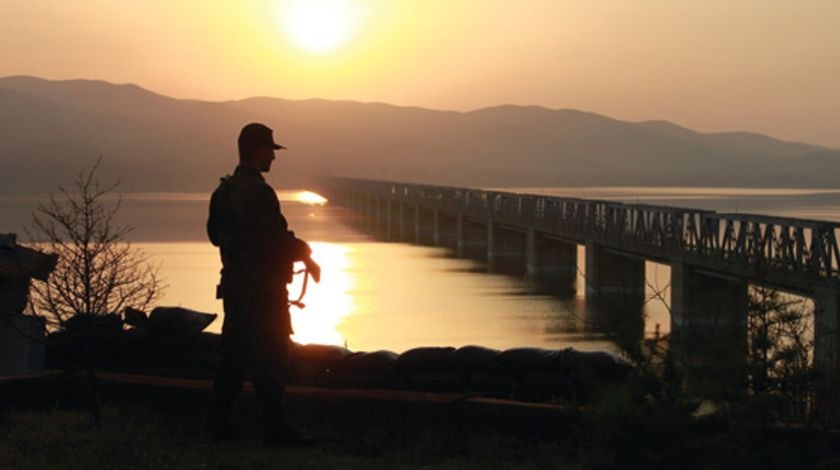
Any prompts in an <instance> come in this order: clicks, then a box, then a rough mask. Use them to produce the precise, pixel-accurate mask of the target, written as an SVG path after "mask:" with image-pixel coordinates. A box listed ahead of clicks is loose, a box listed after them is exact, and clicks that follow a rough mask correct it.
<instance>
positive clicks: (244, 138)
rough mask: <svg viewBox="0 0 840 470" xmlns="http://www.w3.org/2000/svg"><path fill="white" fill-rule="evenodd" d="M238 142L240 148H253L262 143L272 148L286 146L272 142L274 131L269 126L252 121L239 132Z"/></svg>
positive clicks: (276, 148) (278, 148) (277, 148)
mask: <svg viewBox="0 0 840 470" xmlns="http://www.w3.org/2000/svg"><path fill="white" fill-rule="evenodd" d="M238 142H239V147H240V148H255V147H260V146H263V145H265V146H268V147H271V148H273V149H274V150H280V149H284V148H286V147H284V146H282V145H280V144H278V143H277V142H274V131H272V130H271V128H270V127H268V126H266V125H265V124H261V123H259V122H252V123H250V124H247V125H245V127H243V128H242V131H240V132H239V141H238Z"/></svg>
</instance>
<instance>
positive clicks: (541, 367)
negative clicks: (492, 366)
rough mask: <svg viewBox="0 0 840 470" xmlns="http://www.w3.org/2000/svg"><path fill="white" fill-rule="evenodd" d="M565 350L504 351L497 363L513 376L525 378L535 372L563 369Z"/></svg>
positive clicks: (521, 349) (513, 349) (525, 349)
mask: <svg viewBox="0 0 840 470" xmlns="http://www.w3.org/2000/svg"><path fill="white" fill-rule="evenodd" d="M564 351H565V350H556V349H543V348H512V349H508V350H505V351H502V352H501V353H500V354H499V355H498V356H497V357H496V361H497V362H498V363H499V364H501V365H502V367H504V368H505V370H507V371H509V372H510V373H512V374H515V375H517V376H520V377H521V376H525V375H527V374H528V373H530V372H533V371H553V370H559V369H560V368H561V367H562V359H563V353H564Z"/></svg>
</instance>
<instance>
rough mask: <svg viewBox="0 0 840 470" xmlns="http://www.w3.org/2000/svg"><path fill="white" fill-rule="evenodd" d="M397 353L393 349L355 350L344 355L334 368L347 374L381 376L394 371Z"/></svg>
mask: <svg viewBox="0 0 840 470" xmlns="http://www.w3.org/2000/svg"><path fill="white" fill-rule="evenodd" d="M398 357H399V355H398V354H397V353H395V352H393V351H385V350H380V351H374V352H357V353H353V354H350V355H348V356H345V357H344V359H343V360H342V361H341V362H340V363H339V364H337V365H336V370H337V371H339V372H341V373H343V374H347V375H358V376H381V375H390V374H391V373H393V372H394V368H395V366H396V364H397V360H398Z"/></svg>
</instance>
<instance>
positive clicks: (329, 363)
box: [292, 344, 352, 370]
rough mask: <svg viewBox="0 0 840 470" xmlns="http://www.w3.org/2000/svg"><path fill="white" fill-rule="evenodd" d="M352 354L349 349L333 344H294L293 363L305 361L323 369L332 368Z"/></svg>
mask: <svg viewBox="0 0 840 470" xmlns="http://www.w3.org/2000/svg"><path fill="white" fill-rule="evenodd" d="M350 354H352V352H351V351H350V350H349V349H347V348H342V347H341V346H335V345H331V344H294V345H293V347H292V364H296V363H301V362H304V363H307V364H310V365H312V366H314V367H316V368H318V369H321V370H330V369H333V368H334V367H335V366H336V365H337V364H338V363H339V362H341V360H342V359H344V358H345V357H347V356H349V355H350Z"/></svg>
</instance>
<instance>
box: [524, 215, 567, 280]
mask: <svg viewBox="0 0 840 470" xmlns="http://www.w3.org/2000/svg"><path fill="white" fill-rule="evenodd" d="M526 250H527V252H526V265H527V270H528V276H529V277H530V278H531V279H533V280H534V281H536V282H537V283H538V284H539V285H540V286H541V287H542V288H544V289H546V290H548V291H550V292H557V293H568V294H573V293H574V292H575V282H576V281H577V244H575V243H566V242H561V241H559V240H552V239H548V238H546V237H544V236H542V235H541V234H540V233H539V232H537V231H536V230H534V229H530V230H528V238H527V247H526Z"/></svg>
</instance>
